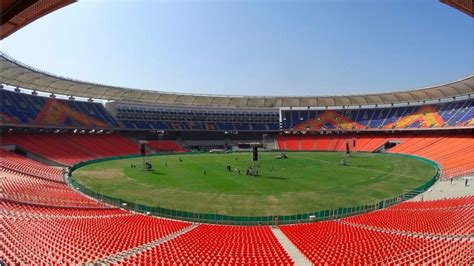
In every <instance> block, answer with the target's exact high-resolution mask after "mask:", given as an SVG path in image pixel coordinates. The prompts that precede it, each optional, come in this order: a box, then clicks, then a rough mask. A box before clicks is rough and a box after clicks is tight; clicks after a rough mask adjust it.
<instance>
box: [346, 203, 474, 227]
mask: <svg viewBox="0 0 474 266" xmlns="http://www.w3.org/2000/svg"><path fill="white" fill-rule="evenodd" d="M466 200H467V201H468V202H469V203H468V204H467V205H462V206H455V207H454V206H453V207H448V208H440V207H437V206H438V204H436V203H437V202H438V201H435V202H434V203H433V204H430V203H431V202H427V203H428V205H431V206H432V207H431V208H430V207H425V208H422V209H419V208H417V207H416V205H415V206H413V205H412V206H405V207H403V206H402V207H398V208H389V209H384V210H380V211H375V212H371V213H367V214H363V215H357V216H352V217H348V218H345V219H343V220H342V221H344V222H348V223H353V224H358V225H362V226H369V227H375V228H381V229H385V230H395V231H401V232H412V233H421V234H432V235H451V236H470V235H474V196H471V197H467V198H466ZM444 201H448V202H449V201H450V200H444ZM455 201H457V200H455ZM425 204H426V203H425ZM400 205H403V203H402V204H400ZM425 206H426V205H425Z"/></svg>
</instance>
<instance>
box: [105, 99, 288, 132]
mask: <svg viewBox="0 0 474 266" xmlns="http://www.w3.org/2000/svg"><path fill="white" fill-rule="evenodd" d="M106 108H107V109H109V110H112V112H114V113H116V114H117V119H118V120H119V121H120V122H121V123H122V124H123V125H124V126H125V127H126V128H127V129H142V130H143V129H151V130H170V131H176V130H179V131H218V130H220V131H278V130H279V113H278V110H277V109H262V108H261V109H249V108H247V109H242V108H209V107H185V106H181V107H179V106H156V105H143V104H126V103H116V102H113V103H108V104H107V107H106Z"/></svg>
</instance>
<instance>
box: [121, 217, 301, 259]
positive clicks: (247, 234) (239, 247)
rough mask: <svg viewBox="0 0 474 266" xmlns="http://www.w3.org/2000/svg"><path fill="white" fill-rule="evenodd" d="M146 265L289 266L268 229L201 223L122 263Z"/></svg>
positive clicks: (286, 255) (284, 254)
mask: <svg viewBox="0 0 474 266" xmlns="http://www.w3.org/2000/svg"><path fill="white" fill-rule="evenodd" d="M122 262H123V263H124V264H149V265H156V264H161V265H172V264H176V265H179V264H193V265H290V264H292V262H291V259H290V257H289V256H288V254H286V252H285V251H284V249H283V247H282V246H281V244H280V243H278V241H277V239H276V237H275V236H274V235H273V233H272V232H271V230H270V227H268V226H252V227H248V226H224V225H209V224H202V225H199V226H198V227H197V228H195V229H193V230H191V231H189V232H188V233H186V234H183V235H181V236H179V237H177V238H174V239H172V240H170V241H168V242H165V243H163V244H162V245H159V246H157V247H155V248H152V249H148V250H146V251H143V252H142V253H139V254H137V255H135V256H132V257H130V258H128V259H125V260H123V261H122Z"/></svg>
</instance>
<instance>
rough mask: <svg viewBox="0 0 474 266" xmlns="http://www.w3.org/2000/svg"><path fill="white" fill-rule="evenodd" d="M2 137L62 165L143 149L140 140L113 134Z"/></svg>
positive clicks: (11, 135) (133, 152)
mask: <svg viewBox="0 0 474 266" xmlns="http://www.w3.org/2000/svg"><path fill="white" fill-rule="evenodd" d="M2 141H3V143H4V144H15V145H17V146H18V147H20V148H23V149H25V150H28V151H30V152H32V153H34V154H37V155H39V156H42V157H44V158H47V159H49V160H52V161H55V162H58V163H60V164H63V165H73V164H75V163H78V162H81V161H86V160H92V159H95V158H100V157H110V156H119V155H129V154H139V153H140V147H139V145H138V144H137V143H134V142H133V141H132V140H130V139H129V138H127V137H125V136H122V135H113V134H103V135H94V134H4V135H3V136H2Z"/></svg>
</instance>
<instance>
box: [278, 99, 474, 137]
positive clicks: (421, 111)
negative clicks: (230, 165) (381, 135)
mask: <svg viewBox="0 0 474 266" xmlns="http://www.w3.org/2000/svg"><path fill="white" fill-rule="evenodd" d="M281 112H282V123H283V129H284V130H295V131H307V130H308V131H320V130H335V129H337V130H361V129H419V128H447V127H472V126H474V120H473V119H474V100H473V99H466V100H460V101H453V102H446V103H439V104H432V105H419V106H403V107H384V108H358V109H338V110H282V111H281Z"/></svg>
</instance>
